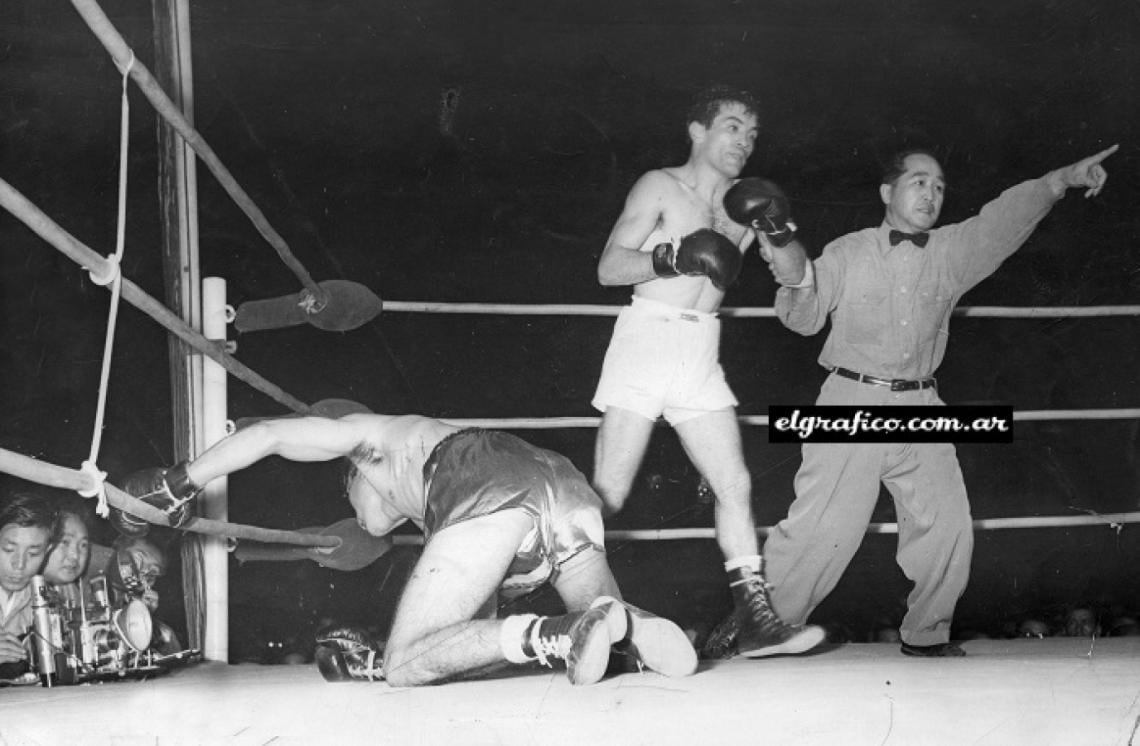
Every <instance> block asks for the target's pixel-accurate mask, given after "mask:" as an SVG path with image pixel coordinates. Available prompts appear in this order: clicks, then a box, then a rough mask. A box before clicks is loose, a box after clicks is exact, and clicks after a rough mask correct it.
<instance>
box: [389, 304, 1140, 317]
mask: <svg viewBox="0 0 1140 746" xmlns="http://www.w3.org/2000/svg"><path fill="white" fill-rule="evenodd" d="M622 308H624V306H612V305H597V304H573V303H562V304H549V303H531V304H526V303H440V302H436V301H418V300H404V301H399V300H385V301H384V311H385V312H386V313H442V314H489V315H501V316H617V315H618V313H619V312H620V311H621V309H622ZM951 313H952V314H953V315H954V316H969V317H970V318H1006V319H1013V318H1018V319H1050V318H1070V317H1093V316H1140V306H1136V305H1123V306H1053V307H1044V306H962V307H961V308H955V309H954V310H953V311H952V312H951ZM718 315H719V316H721V317H724V318H732V319H774V318H776V311H775V309H774V308H772V307H770V306H758V307H753V306H737V307H726V308H722V309H720V311H719V312H718Z"/></svg>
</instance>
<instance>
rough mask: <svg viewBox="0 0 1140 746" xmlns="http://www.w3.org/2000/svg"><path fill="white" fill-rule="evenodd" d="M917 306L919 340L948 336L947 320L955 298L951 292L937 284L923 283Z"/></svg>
mask: <svg viewBox="0 0 1140 746" xmlns="http://www.w3.org/2000/svg"><path fill="white" fill-rule="evenodd" d="M916 300H917V303H916V304H915V319H914V323H915V332H916V333H917V334H919V335H920V336H919V339H920V340H922V339H932V338H934V337H935V335H937V334H938V333H940V332H941V333H942V334H946V333H947V332H946V319H947V315H948V314H949V313H950V308H951V306H952V305H953V301H954V298H953V296H952V295H951V293H950V291H949V290H947V289H946V288H944V287H942V286H941V285H939V284H938V283H937V282H927V283H921V284H920V285H919V286H918V294H917V297H916Z"/></svg>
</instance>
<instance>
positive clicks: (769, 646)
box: [728, 567, 826, 658]
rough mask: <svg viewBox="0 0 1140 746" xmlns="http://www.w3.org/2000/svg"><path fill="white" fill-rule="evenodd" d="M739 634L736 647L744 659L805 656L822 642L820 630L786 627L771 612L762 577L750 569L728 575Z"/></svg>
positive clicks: (766, 589)
mask: <svg viewBox="0 0 1140 746" xmlns="http://www.w3.org/2000/svg"><path fill="white" fill-rule="evenodd" d="M728 577H729V587H730V588H731V589H732V600H733V603H734V605H735V606H736V611H735V612H734V614H735V616H736V622H737V627H738V631H737V634H736V648H737V652H739V654H740V655H743V656H744V657H746V658H762V657H764V656H769V655H787V654H796V653H806V652H807V651H809V650H811V649H812V648H814V647H815V646H816V645H818V644H820V643H821V642H823V639H824V637H825V636H826V635H825V633H824V630H823V628H822V627H817V626H816V625H814V624H807V625H799V624H795V625H793V624H786V623H785V622H784V621H783V620H782V619H780V617H779V616H777V615H776V612H775V611H774V610H773V609H772V599H771V597H769V595H768V585H767V582H766V581H765V580H764V576H763V575H761V574H760V573H758V572H755V571H753V570H752V568H750V567H738V568H735V569H733V570H730V571H729V573H728Z"/></svg>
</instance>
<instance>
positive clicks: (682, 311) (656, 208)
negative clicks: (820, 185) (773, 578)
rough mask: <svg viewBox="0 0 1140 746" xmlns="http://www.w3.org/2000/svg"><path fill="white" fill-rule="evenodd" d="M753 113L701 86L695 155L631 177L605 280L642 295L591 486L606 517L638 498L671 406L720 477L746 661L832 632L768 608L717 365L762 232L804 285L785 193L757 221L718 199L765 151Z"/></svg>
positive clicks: (680, 428) (614, 357)
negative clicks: (648, 454)
mask: <svg viewBox="0 0 1140 746" xmlns="http://www.w3.org/2000/svg"><path fill="white" fill-rule="evenodd" d="M757 112H758V105H757V103H756V102H755V100H754V99H753V98H752V96H751V95H749V94H748V93H745V92H743V91H736V90H731V89H728V88H712V89H708V90H705V91H702V92H701V94H700V95H698V97H697V98H696V100H695V101H694V103H693V106H692V108H691V109H690V111H689V113H688V119H687V122H688V133H689V139H690V141H691V148H690V153H689V159H688V161H686V162H685V163H684V164H683V165H681V166H676V167H669V168H662V169H657V170H654V171H649V172H648V173H646V174H644V175H643V176H642V177H641V178H640V179H639V180H638V181H637V183H636V184H634V186H633V188H632V190H631V191H630V193H629V196H628V197H627V199H626V203H625V207H624V209H623V210H622V213H621V215H620V216H619V217H618V219H617V223H616V224H615V225H614V227H613V230H612V232H611V233H610V236H609V240H608V241H607V242H606V247H605V250H604V251H603V252H602V256H601V260H600V262H599V264H598V280H599V281H600V282H601V284H603V285H632V286H633V301H632V304H631V305H630V306H628V307H626V308H624V309H622V311H621V313H620V315H619V316H618V319H617V323H616V325H615V326H614V332H613V338H612V340H611V341H610V346H609V349H608V351H607V352H606V358H605V362H604V364H603V367H602V373H601V378H600V381H599V383H598V388H597V393H596V394H595V396H594V399H593V404H594V406H595V407H596V408H597V409H599V410H601V411H602V412H603V415H602V424H601V427H600V428H599V430H598V436H597V442H596V444H595V461H594V467H595V471H594V486H595V488H596V489H597V490H598V492H599V493H600V494H601V496H602V499H603V500H604V501H605V504H606V508H607V509H608V510H609V511H610V512H616V511H618V510H620V509H621V507H622V505H623V504H624V503H625V501H626V498H627V497H628V496H629V493H630V490H631V488H632V485H633V480H634V477H635V476H636V475H637V471H638V469H639V468H640V467H641V462H642V459H643V457H644V455H645V451H646V448H647V446H648V444H649V439H650V435H651V434H652V432H653V426H654V423H655V421H656V420H657V418H658V417H659V416H662V415H663V416H664V417H665V419H666V421H668V422H669V424H671V425H672V426H673V428H674V429H675V430H676V432H677V435H678V436H679V438H680V440H681V443H682V445H683V446H684V448H685V451H686V453H687V454H688V456H689V458H691V459H692V461H693V463H694V464H695V466H696V467H697V469H698V470H699V471H700V472H701V474H702V476H703V477H704V478H705V479H706V480H707V481H708V483H709V484H710V485H711V487H712V489H713V492H714V493H715V495H716V508H715V511H716V512H715V521H716V535H717V543H718V544H719V546H720V549H721V552H722V553H723V555H724V559H725V563H724V567H725V570H726V572H727V573H728V581H729V585H730V587H731V589H732V595H733V601H734V608H735V611H734V614H735V619H736V621H737V623H738V627H739V638H738V644H739V651H740V653H741V654H743V655H746V656H750V657H759V656H766V655H774V654H779V653H801V652H804V651H806V650H809V649H811V648H812V647H814V646H815V645H817V644H818V643H819V642H821V641H822V640H823V637H824V634H823V631H822V630H821V629H820V628H818V627H801V626H790V625H787V624H785V623H784V622H783V621H781V620H780V619H779V617H777V616H776V614H775V613H774V612H773V611H772V609H771V606H770V603H769V597H768V590H767V587H766V584H765V580H764V575H763V573H762V570H761V558H760V549H759V543H758V541H757V538H756V526H755V523H754V521H753V516H752V484H751V477H750V475H749V473H748V468H747V466H746V465H745V463H744V453H743V448H742V445H741V438H740V428H739V425H738V424H737V421H736V404H737V401H736V398H735V397H734V396H733V394H732V391H731V390H730V389H729V387H728V384H727V383H726V381H725V377H724V371H723V370H722V369H721V365H720V360H719V345H720V322H719V320H718V319H717V316H716V311H717V309H718V308H719V307H720V304H721V301H722V300H723V298H724V292H725V290H726V289H727V288H728V287H729V285H731V284H732V283H733V281H735V279H736V276H737V274H738V272H739V271H740V266H741V262H742V253H743V252H744V250H745V249H747V248H748V246H749V245H750V244H751V242H752V240H753V235H758V236H759V240H760V245H761V254H762V255H763V256H764V258H765V259H767V260H769V262H770V264H771V267H772V271H773V273H774V274H776V276H777V278H778V279H781V278H782V279H784V280H787V281H792V282H795V281H798V280H799V276H795V277H792V276H786V272H787V271H788V269H791V270H792V271H800V272H802V260H801V261H797V256H798V257H802V256H803V249H802V248H801V247H800V246H799V243H798V242H796V241H795V240H794V238H793V234H794V225H792V223H791V222H790V213H789V210H788V204H787V200H786V199H783V198H782V195H779V194H778V190H770V191H769V193H768V194H767V199H760V200H758V201H755V202H754V203H753V204H752V205H751V211H752V212H753V213H755V215H749V219H748V223H752V222H753V218H755V219H756V220H757V221H758V222H756V225H757V226H759V227H758V229H757V230H749V228H748V227H747V225H748V224H747V223H746V224H743V225H742V224H740V223H739V222H735V221H733V220H731V219H730V218H729V216H728V215H727V214H726V213H725V207H724V205H723V204H722V202H723V200H724V197H725V193H726V192H727V191H728V189H729V187H731V186H732V185H733V183H734V181H735V179H736V177H737V176H738V175H739V174H740V171H741V169H743V168H744V164H745V163H747V161H748V158H749V156H751V155H752V152H753V149H754V148H755V145H756V137H757V131H758V126H757ZM769 186H770V185H769ZM761 217H763V221H762V222H760V218H761ZM774 250H775V253H773V251H774Z"/></svg>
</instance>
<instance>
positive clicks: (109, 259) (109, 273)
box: [87, 254, 121, 286]
mask: <svg viewBox="0 0 1140 746" xmlns="http://www.w3.org/2000/svg"><path fill="white" fill-rule="evenodd" d="M87 274H89V275H91V282H93V283H95V284H96V285H103V286H106V285H110V284H111V283H112V282H114V281H115V280H116V279H117V278H118V277H119V275H120V274H121V273H120V271H119V255H118V254H108V255H107V256H106V257H105V258H104V259H103V267H102V271H100V272H96V270H94V269H89V270H87Z"/></svg>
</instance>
